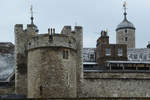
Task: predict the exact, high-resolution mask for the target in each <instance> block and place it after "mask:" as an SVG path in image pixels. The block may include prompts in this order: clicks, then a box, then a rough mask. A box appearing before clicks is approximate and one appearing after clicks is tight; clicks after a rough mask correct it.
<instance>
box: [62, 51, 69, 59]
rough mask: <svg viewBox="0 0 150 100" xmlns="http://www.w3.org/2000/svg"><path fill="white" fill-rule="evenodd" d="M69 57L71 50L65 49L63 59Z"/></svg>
mask: <svg viewBox="0 0 150 100" xmlns="http://www.w3.org/2000/svg"><path fill="white" fill-rule="evenodd" d="M68 58H69V51H68V50H63V59H68Z"/></svg>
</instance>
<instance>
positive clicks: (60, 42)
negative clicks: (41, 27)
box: [27, 34, 76, 50]
mask: <svg viewBox="0 0 150 100" xmlns="http://www.w3.org/2000/svg"><path fill="white" fill-rule="evenodd" d="M45 47H55V48H56V47H64V48H70V49H74V50H76V40H75V39H74V38H73V37H72V36H68V35H65V34H54V35H49V34H38V35H35V36H33V37H32V39H31V40H30V41H29V42H28V47H27V48H28V50H32V49H36V48H45Z"/></svg>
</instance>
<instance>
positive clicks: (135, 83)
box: [79, 72, 150, 97]
mask: <svg viewBox="0 0 150 100" xmlns="http://www.w3.org/2000/svg"><path fill="white" fill-rule="evenodd" d="M149 82H150V73H95V72H94V73H91V72H89V73H85V74H84V79H83V81H82V85H81V88H82V92H80V94H79V95H80V97H150V84H149Z"/></svg>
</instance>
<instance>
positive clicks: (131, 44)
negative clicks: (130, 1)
mask: <svg viewBox="0 0 150 100" xmlns="http://www.w3.org/2000/svg"><path fill="white" fill-rule="evenodd" d="M123 7H124V19H123V21H122V22H121V23H120V24H119V25H118V26H117V28H116V43H117V44H127V48H135V29H136V28H135V26H134V25H133V24H132V23H131V22H130V21H128V20H127V12H126V3H124V5H123Z"/></svg>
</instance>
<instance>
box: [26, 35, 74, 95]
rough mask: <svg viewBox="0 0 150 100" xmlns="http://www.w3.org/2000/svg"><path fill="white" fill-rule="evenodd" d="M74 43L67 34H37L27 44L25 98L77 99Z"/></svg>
mask: <svg viewBox="0 0 150 100" xmlns="http://www.w3.org/2000/svg"><path fill="white" fill-rule="evenodd" d="M76 55H77V47H76V40H75V38H73V37H72V36H68V35H66V34H38V35H36V36H34V37H32V39H31V41H29V43H28V98H66V97H67V98H68V97H71V98H73V97H76V96H77V86H76V85H77V83H76V67H77V60H76V59H77V58H76V57H77V56H76Z"/></svg>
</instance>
